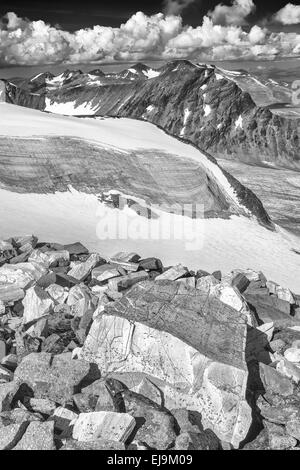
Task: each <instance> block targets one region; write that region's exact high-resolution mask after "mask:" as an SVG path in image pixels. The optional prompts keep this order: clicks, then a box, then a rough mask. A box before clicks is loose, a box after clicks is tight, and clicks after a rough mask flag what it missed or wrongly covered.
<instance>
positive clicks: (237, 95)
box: [3, 60, 300, 169]
mask: <svg viewBox="0 0 300 470" xmlns="http://www.w3.org/2000/svg"><path fill="white" fill-rule="evenodd" d="M99 72H101V71H99V70H96V71H93V72H90V73H89V74H84V73H82V72H81V71H66V72H65V73H64V74H61V75H59V76H58V77H51V76H50V75H49V74H41V75H39V76H37V77H33V78H32V79H31V80H25V81H21V82H19V83H18V84H17V85H16V86H13V85H12V84H11V83H10V82H6V84H5V86H6V93H5V100H6V101H8V102H11V103H15V104H19V105H22V106H28V107H34V108H36V109H44V110H47V111H49V112H54V113H61V114H72V115H82V116H84V115H98V116H107V115H109V116H119V117H131V118H135V119H143V120H147V121H149V122H152V123H154V124H156V125H158V126H160V127H162V128H163V129H164V130H165V131H167V132H168V133H170V134H172V135H173V136H177V137H180V138H181V139H184V140H187V141H189V142H191V143H193V144H195V145H197V146H198V147H199V148H201V149H203V150H207V151H209V152H210V153H212V154H213V155H214V156H215V157H222V158H230V159H232V158H233V159H238V160H241V161H245V162H251V163H261V162H264V163H266V162H270V163H272V164H275V165H277V166H283V167H289V168H294V169H299V168H300V160H299V122H300V113H299V109H296V108H292V106H291V105H289V104H287V103H289V102H290V101H291V94H290V92H289V90H288V88H287V87H285V86H283V85H282V86H281V85H280V84H278V83H276V82H274V81H271V80H270V81H267V82H261V81H259V80H257V79H256V78H255V77H251V76H250V75H249V74H248V73H247V72H244V71H236V72H230V71H226V70H223V69H218V68H216V67H214V66H209V65H205V64H192V63H191V62H189V61H184V60H182V61H174V62H170V63H168V64H166V65H165V66H163V67H161V68H160V69H157V70H153V69H151V68H149V67H147V66H144V65H143V64H137V65H136V66H133V67H131V68H129V69H127V70H124V71H123V72H120V73H110V74H107V75H104V74H103V73H99ZM15 83H16V82H15ZM3 86H4V85H3Z"/></svg>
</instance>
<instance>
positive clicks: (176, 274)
mask: <svg viewBox="0 0 300 470" xmlns="http://www.w3.org/2000/svg"><path fill="white" fill-rule="evenodd" d="M187 274H188V269H187V268H185V267H184V266H182V264H178V265H177V266H173V267H172V268H170V269H167V270H166V271H164V272H163V273H162V274H160V275H159V276H157V277H156V279H155V280H156V281H176V279H179V278H181V277H184V276H186V275H187Z"/></svg>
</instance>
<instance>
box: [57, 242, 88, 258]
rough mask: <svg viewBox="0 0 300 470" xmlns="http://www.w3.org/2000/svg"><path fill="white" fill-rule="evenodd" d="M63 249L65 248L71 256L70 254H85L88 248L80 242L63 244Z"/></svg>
mask: <svg viewBox="0 0 300 470" xmlns="http://www.w3.org/2000/svg"><path fill="white" fill-rule="evenodd" d="M63 249H64V250H67V251H68V252H69V253H70V256H71V257H72V255H87V254H88V253H89V250H88V249H87V248H86V247H85V246H84V245H82V243H80V242H76V243H71V244H69V245H64V246H63Z"/></svg>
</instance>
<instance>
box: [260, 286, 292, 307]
mask: <svg viewBox="0 0 300 470" xmlns="http://www.w3.org/2000/svg"><path fill="white" fill-rule="evenodd" d="M266 284H267V288H268V289H269V292H270V293H271V294H274V295H276V297H278V299H279V300H284V301H285V302H288V303H290V304H291V305H294V304H295V298H294V295H293V294H292V292H291V291H290V289H288V288H286V287H281V286H280V285H278V284H276V282H273V281H267V283H266Z"/></svg>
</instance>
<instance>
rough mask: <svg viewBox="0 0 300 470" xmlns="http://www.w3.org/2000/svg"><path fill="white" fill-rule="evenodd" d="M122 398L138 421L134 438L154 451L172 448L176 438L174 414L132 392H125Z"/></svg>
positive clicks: (127, 408)
mask: <svg viewBox="0 0 300 470" xmlns="http://www.w3.org/2000/svg"><path fill="white" fill-rule="evenodd" d="M122 396H123V399H124V404H125V410H126V412H127V413H129V414H130V415H131V416H133V417H134V418H135V419H136V428H135V433H134V434H135V435H134V438H135V439H136V440H139V441H141V442H144V443H145V444H146V445H147V446H149V447H151V448H154V449H158V450H164V449H168V448H170V447H171V446H172V444H173V442H174V441H175V438H176V432H175V426H176V422H175V419H174V417H173V416H172V414H171V413H170V412H169V411H168V410H166V409H164V408H162V407H161V406H159V405H157V404H156V403H154V402H152V401H151V400H149V398H146V397H144V396H143V395H139V394H138V393H135V392H132V391H130V390H124V391H123V393H122Z"/></svg>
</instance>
